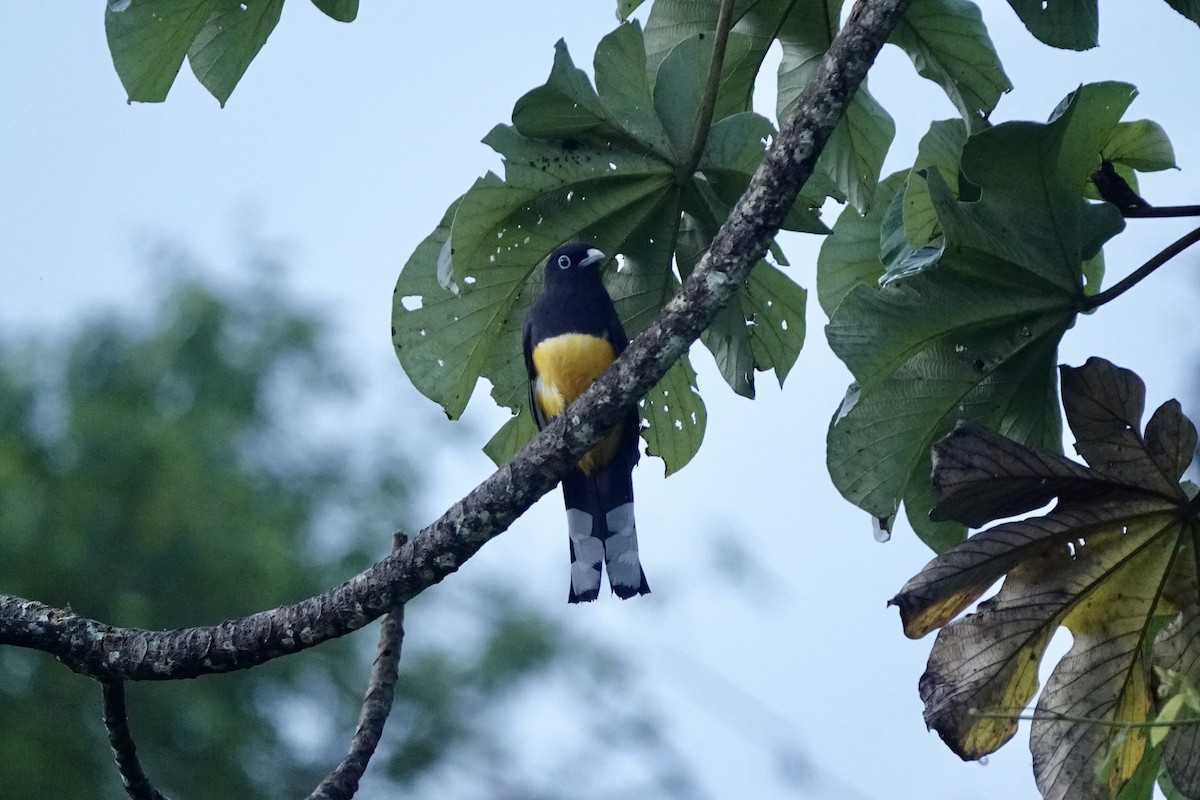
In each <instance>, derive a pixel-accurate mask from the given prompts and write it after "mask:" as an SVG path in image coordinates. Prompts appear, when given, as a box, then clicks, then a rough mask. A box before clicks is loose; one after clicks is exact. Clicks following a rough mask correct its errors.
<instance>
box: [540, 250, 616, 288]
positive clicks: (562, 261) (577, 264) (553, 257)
mask: <svg viewBox="0 0 1200 800" xmlns="http://www.w3.org/2000/svg"><path fill="white" fill-rule="evenodd" d="M604 259H605V255H604V253H601V252H600V251H599V250H598V249H597V248H596V247H595V246H594V245H592V244H589V243H588V242H568V243H567V244H564V245H563V246H562V247H560V248H558V249H557V250H555V251H554V252H553V253H551V254H550V258H548V259H546V283H547V284H551V283H557V282H558V281H560V280H564V279H565V280H578V279H579V277H581V276H583V275H585V274H590V275H592V276H596V277H598V276H599V271H598V270H597V269H596V268H595V267H596V266H597V265H598V264H600V263H602V262H603V261H604Z"/></svg>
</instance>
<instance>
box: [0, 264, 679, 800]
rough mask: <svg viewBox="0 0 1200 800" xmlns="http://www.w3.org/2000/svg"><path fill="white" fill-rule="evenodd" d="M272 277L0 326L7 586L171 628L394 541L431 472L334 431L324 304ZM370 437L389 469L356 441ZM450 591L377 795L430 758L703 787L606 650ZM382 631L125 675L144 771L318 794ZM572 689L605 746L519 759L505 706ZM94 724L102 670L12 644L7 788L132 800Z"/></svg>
mask: <svg viewBox="0 0 1200 800" xmlns="http://www.w3.org/2000/svg"><path fill="white" fill-rule="evenodd" d="M187 272H188V271H187V270H186V269H185V270H182V271H181V270H175V269H172V270H170V272H169V273H166V274H187ZM278 284H279V280H278V276H277V275H276V276H274V277H272V276H268V275H265V274H260V276H259V278H258V279H256V280H254V281H251V282H250V283H249V284H248V285H244V286H241V287H238V288H236V289H229V290H221V289H217V288H214V286H212V285H209V284H206V283H205V282H202V281H198V280H195V279H191V278H173V279H170V280H168V281H167V286H166V288H165V289H163V290H162V291H161V294H160V297H159V300H158V304H157V308H156V310H154V311H153V312H152V313H150V314H148V315H146V316H145V317H144V318H143V319H141V320H140V321H134V320H133V319H132V318H127V317H122V316H119V315H116V314H113V313H110V314H108V315H106V316H103V317H100V318H97V319H95V320H93V321H91V322H88V323H86V324H84V325H82V326H81V327H80V328H79V329H78V331H77V332H76V333H75V334H74V335H72V336H70V337H69V338H66V339H64V340H61V341H50V340H39V339H36V338H34V339H23V340H20V341H17V340H14V339H12V338H11V337H10V338H8V339H6V340H0V591H5V592H8V593H13V594H18V595H22V596H25V597H32V598H37V599H38V600H41V601H43V602H47V603H51V604H55V605H64V606H65V605H69V606H70V607H71V608H73V609H75V610H76V611H79V612H81V613H83V614H86V615H89V616H92V617H94V618H98V619H101V620H104V621H109V622H113V623H115V624H120V625H126V626H134V627H144V628H155V629H157V628H171V627H180V626H186V625H192V624H207V623H212V622H216V621H218V620H221V619H224V618H228V617H232V616H239V615H242V614H246V613H249V612H252V611H255V610H259V609H263V608H270V607H273V606H276V605H278V604H281V603H285V602H290V601H292V600H296V599H300V598H302V597H305V596H309V595H311V594H314V593H316V592H318V591H321V590H324V589H325V588H327V587H328V586H329V585H331V584H332V583H335V582H337V581H339V580H341V579H343V578H344V577H346V576H347V575H348V574H350V573H349V571H350V570H352V569H357V568H359V567H361V566H363V565H365V564H366V563H367V562H368V561H369V560H371V559H374V558H376V557H378V556H380V555H382V554H384V553H385V552H386V549H387V547H388V545H389V543H390V541H389V534H390V529H389V527H388V525H389V524H390V525H394V524H396V522H397V521H403V520H405V518H406V517H407V514H406V513H405V508H406V507H407V504H408V502H409V500H410V497H411V492H412V485H413V479H412V473H411V471H410V470H409V469H408V467H407V465H406V464H405V461H404V459H403V457H402V455H401V454H400V452H399V451H398V449H397V448H395V447H390V448H389V447H386V446H382V445H380V444H379V442H378V441H375V442H374V443H372V442H369V441H359V442H355V437H354V436H347V435H345V434H344V433H339V435H336V436H335V435H328V436H324V437H322V436H321V435H320V434H319V433H318V432H316V431H318V430H319V429H320V427H321V425H320V424H314V420H319V419H320V417H321V415H322V414H324V415H326V416H328V414H329V411H330V409H331V408H332V409H336V408H337V407H338V406H337V404H338V403H344V402H345V401H346V399H347V398H348V396H349V389H350V388H351V381H350V380H349V378H348V377H347V375H346V374H345V373H344V372H342V371H340V370H339V369H337V368H336V367H335V366H334V365H335V364H337V363H338V361H337V360H336V358H335V357H334V355H335V354H333V353H332V352H331V350H330V347H329V345H328V336H327V331H326V328H325V327H324V326H323V324H322V323H321V321H320V319H319V317H318V316H317V315H315V314H314V313H312V312H311V311H310V310H306V309H303V308H301V307H299V306H298V305H297V304H296V302H295V301H294V300H291V299H289V298H288V297H287V296H286V295H285V294H283V293H282V292H281V291H280V290H279V289H278V288H276V287H277V286H278ZM361 438H362V439H366V438H368V437H367V435H366V434H364V435H363V436H362V437H361ZM372 444H374V445H375V450H376V451H377V452H376V455H375V456H372V457H371V459H368V460H364V459H363V458H362V457H361V455H355V454H354V453H355V451H357V452H358V453H362V452H364V451H369V450H370V449H371V448H370V446H371V445H372ZM356 445H357V446H356ZM364 461H369V463H364ZM434 594H435V596H434V597H433V598H431V599H430V600H422V601H421V607H422V610H421V618H422V619H424V620H428V622H422V623H421V624H422V626H433V627H431V628H430V630H442V631H446V630H453V631H454V635H453V636H449V637H444V638H445V641H441V642H432V643H431V642H430V641H429V638H428V637H422V636H420V635H414V633H413V632H412V631H411V630H410V632H409V636H408V640H407V641H406V643H405V657H404V659H403V661H402V663H401V670H402V677H401V682H400V686H399V688H398V694H397V704H396V708H395V710H394V712H393V715H392V721H391V722H390V723H389V729H388V731H387V733H386V735H385V740H384V742H383V745H382V746H381V754H380V755H381V759H380V762H381V763H380V764H377V765H375V766H374V767H373V769H372V771H371V772H370V773H369V776H370V777H371V778H372V783H371V784H370V785H369V786H367V787H365V791H364V792H363V794H362V795H361V796H363V797H368V796H374V795H381V794H387V795H391V794H392V793H393V792H394V790H395V789H396V788H397V783H399V784H405V785H407V786H408V787H409V789H410V790H417V789H419V788H420V785H421V782H422V780H423V779H428V778H429V777H430V776H433V775H435V774H436V775H440V776H443V777H444V776H447V775H452V776H454V780H453V782H454V784H455V785H456V786H457V787H458V790H459V792H460V796H466V795H469V794H475V795H480V796H482V795H484V794H487V793H488V792H487V787H489V786H491V787H494V788H496V789H502V790H503V791H504V792H507V793H510V794H511V795H512V796H546V792H545V790H544V789H545V787H548V786H560V787H561V786H563V785H568V784H565V783H563V782H562V781H564V780H566V781H570V778H571V776H572V775H574V774H576V773H582V771H583V770H584V769H587V770H588V771H589V772H593V771H594V770H595V769H596V767H597V766H599V764H598V763H597V761H595V760H594V759H595V758H596V757H599V758H600V759H601V760H603V759H604V758H605V757H606V756H607V755H619V754H620V752H622V751H625V752H627V753H628V752H634V753H641V755H638V756H637V757H635V759H634V761H635V762H641V763H642V764H643V765H644V769H640V770H639V769H635V770H633V771H632V772H631V771H630V770H623V771H618V772H617V773H616V775H617V776H618V778H617V779H618V780H624V776H626V775H628V776H632V777H631V780H634V782H635V783H634V784H629V783H624V784H621V786H622V788H624V789H633V790H637V791H640V792H642V793H645V792H646V790H647V789H648V788H651V787H657V789H658V790H663V789H666V790H667V791H666V793H667V794H679V793H680V791H682V793H684V794H688V793H690V792H689V790H688V789H687V788H686V787H687V785H688V780H687V778H686V772H687V771H686V769H685V768H683V767H682V766H681V764H682V761H681V760H680V759H677V758H675V757H674V756H672V755H671V754H670V753H669V749H668V748H667V746H666V745H665V744H664V743H663V741H662V739H661V737H660V735H659V733H658V730H657V727H656V725H655V724H654V721H653V720H652V719H650V718H648V717H647V716H646V712H645V711H644V709H645V705H644V704H641V703H630V702H628V698H625V699H623V700H620V701H615V702H616V705H614V701H612V699H611V696H612V695H615V694H616V692H615V691H608V695H609V697H608V698H607V699H606V697H605V692H606V691H607V690H613V689H615V688H616V685H617V683H616V680H615V679H616V678H617V677H618V676H620V675H621V674H622V672H623V669H622V667H621V665H620V664H619V663H618V662H616V661H615V660H614V659H613V658H612V657H611V656H610V655H608V654H607V652H606V651H605V650H604V649H603V648H600V647H598V646H595V645H593V644H590V643H587V642H583V641H580V640H578V638H577V637H576V636H575V635H574V634H572V633H569V632H568V631H566V630H565V629H564V627H563V625H562V624H561V623H560V622H558V621H556V619H555V618H553V617H550V616H548V615H546V614H545V613H543V612H540V611H537V610H535V609H533V608H531V607H530V606H528V605H526V604H524V603H523V602H522V601H521V600H520V598H519V596H518V595H516V594H515V593H513V592H511V591H506V590H504V589H502V588H499V587H497V586H495V585H493V584H490V583H488V582H487V580H486V579H484V580H480V579H478V578H471V579H464V581H462V582H461V583H460V585H459V586H458V587H457V588H456V590H455V591H453V592H446V593H434ZM444 598H451V600H452V602H451V603H450V604H449V606H450V607H447V605H448V604H447V603H446V602H445V600H444ZM455 605H457V607H454V606H455ZM413 616H415V615H413ZM410 619H411V618H410ZM446 626H450V627H446ZM373 638H374V637H373V636H372V634H371V632H367V633H365V634H364V635H362V636H357V637H350V639H349V640H346V641H341V642H335V643H333V644H332V645H330V646H325V647H321V648H318V649H317V650H315V651H308V652H306V653H305V654H303V655H302V656H299V657H293V658H288V659H282V660H278V661H274V662H272V663H270V664H267V665H265V666H263V667H261V668H258V669H255V670H253V671H252V672H243V673H237V674H232V675H222V676H213V677H206V678H202V679H198V680H195V681H187V682H176V683H171V684H169V685H166V684H164V685H159V684H137V685H131V686H130V687H129V702H130V709H131V724H132V726H133V730H134V734H135V736H136V737H137V739H138V742H139V747H140V752H141V754H142V756H143V758H144V761H145V763H146V765H147V768H148V771H149V772H150V774H151V775H152V776H153V778H154V780H155V781H156V783H157V784H158V785H159V786H160V787H162V788H163V790H164V791H166V792H167V793H168V794H171V795H172V796H176V797H185V798H190V799H193V798H194V799H196V800H203V799H204V798H223V799H224V798H230V797H252V796H253V797H267V798H271V797H297V796H303V795H304V794H305V793H306V792H307V791H308V790H309V789H311V788H312V786H313V785H315V782H316V781H317V779H318V777H319V775H320V774H321V773H322V772H323V771H325V770H327V769H328V768H329V767H331V766H332V764H333V763H334V762H335V760H336V759H337V758H339V757H340V753H341V752H344V751H343V748H344V747H345V743H346V742H347V741H348V738H349V734H350V732H351V731H352V730H353V725H354V719H355V717H356V714H357V709H358V700H359V697H360V693H361V691H362V686H363V682H364V681H365V676H366V671H367V667H368V664H369V659H370V658H371V657H372V655H373V646H374V642H373ZM622 680H623V679H622ZM556 684H557V685H558V686H559V688H560V689H563V688H564V687H565V686H567V685H569V687H568V690H567V691H561V692H558V694H559V695H562V696H565V697H567V698H569V699H567V700H566V701H565V702H568V703H575V704H584V703H586V704H587V707H586V708H583V709H581V710H574V709H572V708H570V707H568V708H567V709H566V711H565V713H566V714H567V716H568V717H569V718H571V720H572V722H573V723H577V728H576V730H575V731H574V732H575V733H576V734H579V735H582V736H583V737H585V738H587V739H591V738H592V737H593V736H596V735H602V736H604V735H606V726H607V735H606V738H605V739H604V740H602V741H609V742H611V744H608V745H601V746H597V745H595V742H594V740H593V741H592V743H591V744H592V747H591V750H590V751H589V754H590V756H591V758H592V759H593V760H591V761H590V763H585V762H582V761H580V760H579V759H578V758H577V755H578V754H574V755H572V754H568V753H567V752H566V750H565V749H564V748H565V747H568V746H569V745H563V744H562V743H561V742H559V743H558V744H557V746H558V749H559V751H561V756H560V759H565V760H562V761H561V763H559V764H557V765H555V766H553V768H550V769H542V768H540V767H539V768H530V769H529V770H526V772H525V773H522V771H521V769H519V768H514V764H516V763H517V762H519V759H516V760H514V758H512V755H513V753H514V752H515V751H518V750H521V749H526V750H528V749H529V748H530V747H533V748H535V749H536V748H538V747H539V745H538V744H537V743H530V742H523V741H521V740H520V739H519V737H512V736H510V735H509V734H510V733H511V731H512V724H513V723H512V722H511V721H508V720H507V719H506V717H505V715H510V714H512V713H514V712H515V710H516V709H517V708H518V707H519V706H521V705H523V704H524V703H523V702H517V698H528V697H530V696H536V695H538V694H539V693H543V692H548V693H549V694H551V695H553V694H555V692H556V690H555V689H554V688H553V687H554V685H556ZM533 687H537V688H536V691H535V689H534V688H533ZM542 687H545V688H542ZM581 689H582V691H580V690H581ZM622 691H623V692H624V693H625V694H628V692H627V690H622ZM547 696H548V695H547ZM622 703H624V707H622V705H621V704H622ZM99 715H100V712H99V694H98V690H97V687H96V685H95V684H94V683H93V682H91V681H89V680H87V679H84V678H81V677H78V676H76V675H74V674H72V673H70V672H69V671H67V670H66V669H63V668H62V667H61V666H59V665H57V664H55V663H53V662H52V661H51V660H50V659H49V658H47V657H46V656H44V655H43V654H40V653H33V652H25V651H18V650H13V649H11V648H9V649H4V650H0V776H3V782H4V788H3V791H2V792H0V794H3V795H4V796H5V797H14V798H50V797H55V798H83V797H88V798H91V797H100V798H118V797H122V796H124V793H123V790H122V789H121V786H120V781H119V780H118V778H117V774H116V770H115V768H114V767H113V765H112V763H111V760H110V756H109V751H108V746H107V743H106V741H105V738H104V732H103V728H102V726H101V724H100V720H99ZM615 724H620V725H622V726H623V729H624V735H623V736H614V735H613V731H612V730H611V726H612V725H615ZM500 732H503V734H504V735H500ZM546 744H547V742H546V741H545V737H543V741H542V742H541V744H540V747H541V748H542V749H545V746H546ZM549 752H550V753H552V754H553V753H555V752H556V751H555V750H554V748H550V750H549ZM544 755H545V754H544V753H543V756H544ZM574 764H578V766H574ZM647 781H648V782H649V783H648V784H647V783H646V782H647ZM538 784H540V785H538ZM672 787H673V788H672ZM430 788H431V789H432V786H430ZM417 793H418V794H421V793H422V792H420V791H418V792H417ZM651 793H652V794H653V793H660V792H658V791H652V792H651ZM429 794H430V795H432V794H433V792H432V791H431V792H429ZM576 796H580V795H576Z"/></svg>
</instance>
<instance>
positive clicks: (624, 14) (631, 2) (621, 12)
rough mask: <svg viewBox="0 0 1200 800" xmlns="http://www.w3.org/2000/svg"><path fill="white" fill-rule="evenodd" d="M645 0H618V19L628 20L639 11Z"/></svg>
mask: <svg viewBox="0 0 1200 800" xmlns="http://www.w3.org/2000/svg"><path fill="white" fill-rule="evenodd" d="M643 2H644V0H617V19H618V20H619V21H621V22H628V21H629V15H630V14H632V13H633V12H634V11H637V9H638V6H640V5H641V4H642V3H643Z"/></svg>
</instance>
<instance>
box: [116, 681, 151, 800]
mask: <svg viewBox="0 0 1200 800" xmlns="http://www.w3.org/2000/svg"><path fill="white" fill-rule="evenodd" d="M100 688H101V690H102V692H103V701H102V702H103V707H104V728H105V730H107V731H108V744H109V746H110V747H111V748H112V754H113V759H115V760H116V762H117V771H118V772H120V773H121V783H123V784H124V785H125V792H126V794H128V795H129V797H130V798H131V800H167V797H166V795H164V794H163V793H162V792H160V791H158V789H155V788H154V785H153V784H151V783H150V779H149V778H147V777H146V773H145V772H143V771H142V763H141V762H140V761H139V760H138V756H137V744H136V743H134V741H133V734H132V732H130V730H129V717H128V716H127V715H126V713H125V684H124V682H122V681H101V682H100Z"/></svg>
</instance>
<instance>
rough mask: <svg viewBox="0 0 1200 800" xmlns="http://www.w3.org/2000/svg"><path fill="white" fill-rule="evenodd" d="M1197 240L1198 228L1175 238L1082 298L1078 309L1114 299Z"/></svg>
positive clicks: (1199, 231) (1090, 308) (1083, 309)
mask: <svg viewBox="0 0 1200 800" xmlns="http://www.w3.org/2000/svg"><path fill="white" fill-rule="evenodd" d="M1197 242H1200V228H1196V229H1194V230H1192V231H1190V232H1189V233H1186V234H1184V235H1183V236H1181V237H1180V238H1178V239H1176V240H1175V241H1174V242H1172V243H1171V244H1169V245H1167V246H1166V247H1165V248H1163V249H1162V250H1161V251H1160V252H1159V253H1157V254H1156V255H1155V256H1154V257H1153V258H1151V259H1150V260H1149V261H1147V262H1146V263H1145V264H1142V265H1141V266H1140V267H1138V268H1137V269H1135V270H1134V271H1133V272H1131V273H1129V274H1128V275H1126V276H1125V277H1124V278H1123V279H1122V280H1120V281H1118V282H1117V283H1114V284H1113V285H1112V286H1110V287H1108V288H1107V289H1105V290H1104V291H1103V292H1098V293H1096V294H1094V295H1091V296H1090V297H1085V298H1083V300H1081V301H1080V303H1079V308H1080V310H1081V311H1091V310H1092V309H1093V308H1099V307H1100V306H1102V305H1104V304H1105V303H1110V302H1112V301H1113V300H1116V299H1117V298H1118V297H1120V296H1121V295H1123V294H1125V293H1126V292H1128V291H1129V290H1130V289H1132V288H1133V287H1134V286H1137V285H1138V284H1139V283H1141V282H1142V281H1143V280H1144V279H1145V278H1147V277H1149V276H1150V274H1151V273H1152V272H1154V271H1155V270H1156V269H1158V268H1159V267H1161V266H1162V265H1163V264H1166V263H1167V262H1168V261H1170V260H1171V259H1172V258H1174V257H1175V256H1177V255H1179V254H1180V253H1182V252H1183V251H1184V250H1187V249H1188V248H1189V247H1191V246H1192V245H1194V244H1196V243H1197Z"/></svg>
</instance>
